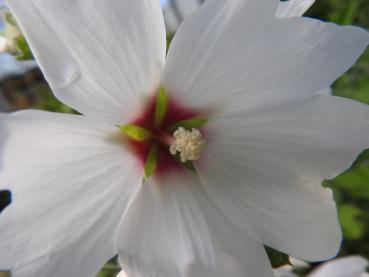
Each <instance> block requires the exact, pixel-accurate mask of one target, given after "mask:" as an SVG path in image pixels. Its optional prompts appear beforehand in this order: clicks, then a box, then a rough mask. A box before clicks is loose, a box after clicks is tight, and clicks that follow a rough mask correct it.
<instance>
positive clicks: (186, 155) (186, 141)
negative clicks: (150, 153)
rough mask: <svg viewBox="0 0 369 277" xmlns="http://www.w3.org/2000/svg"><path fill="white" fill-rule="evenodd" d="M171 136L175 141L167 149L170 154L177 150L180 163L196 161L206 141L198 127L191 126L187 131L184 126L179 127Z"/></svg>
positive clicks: (175, 152)
mask: <svg viewBox="0 0 369 277" xmlns="http://www.w3.org/2000/svg"><path fill="white" fill-rule="evenodd" d="M173 136H174V138H175V141H174V144H172V145H171V146H170V149H169V150H170V153H171V154H172V155H176V154H177V152H179V153H180V157H181V162H182V163H185V162H187V161H197V160H198V159H199V158H200V156H201V153H202V150H203V149H204V146H205V143H206V141H205V140H204V139H203V138H202V135H201V132H200V131H199V130H198V129H195V128H192V130H191V131H187V130H186V129H185V128H183V127H179V128H178V130H177V131H175V132H174V134H173Z"/></svg>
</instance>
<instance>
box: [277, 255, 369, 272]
mask: <svg viewBox="0 0 369 277" xmlns="http://www.w3.org/2000/svg"><path fill="white" fill-rule="evenodd" d="M367 266H368V261H367V260H366V259H364V258H363V257H360V256H349V257H343V258H338V259H335V260H332V261H329V262H326V263H324V264H322V265H321V266H319V267H317V268H316V269H315V270H314V271H313V272H311V273H310V274H309V275H308V277H368V276H369V274H368V273H366V267H367ZM274 273H275V275H276V276H277V277H297V276H296V275H295V274H294V273H293V268H292V267H291V266H289V265H285V266H283V267H280V268H278V269H276V270H274Z"/></svg>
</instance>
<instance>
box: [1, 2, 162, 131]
mask: <svg viewBox="0 0 369 277" xmlns="http://www.w3.org/2000/svg"><path fill="white" fill-rule="evenodd" d="M7 3H8V5H9V6H10V7H11V9H12V12H13V13H14V14H15V16H16V18H17V20H18V22H19V23H20V25H21V27H22V30H23V32H24V33H25V35H26V37H27V40H28V42H29V43H30V46H31V48H32V51H33V53H34V55H35V57H36V60H37V61H38V63H39V65H40V67H41V68H42V70H43V72H44V74H45V76H46V79H47V80H48V82H49V84H50V85H51V87H52V88H53V91H54V92H55V95H56V96H57V97H58V98H59V99H60V100H61V101H63V102H64V103H65V104H67V105H69V106H70V107H72V108H74V109H76V110H78V111H79V112H81V113H83V114H87V115H89V116H93V117H99V119H104V120H106V121H109V122H111V123H114V124H119V123H122V122H125V120H127V116H134V115H132V113H133V112H135V108H137V107H139V105H141V100H142V98H143V97H147V95H149V94H150V93H153V92H154V90H155V89H156V87H157V86H158V85H159V82H160V77H161V70H162V68H163V66H164V59H165V50H166V37H165V27H164V20H163V16H162V13H161V7H160V1H159V0H141V1H137V0H125V1H120V0H107V1H100V0H93V1H91V0H78V1H74V0H64V1H59V0H29V1H22V0H7Z"/></svg>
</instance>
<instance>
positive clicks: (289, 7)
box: [276, 0, 315, 17]
mask: <svg viewBox="0 0 369 277" xmlns="http://www.w3.org/2000/svg"><path fill="white" fill-rule="evenodd" d="M314 2H315V0H288V1H281V2H280V3H279V6H278V9H277V12H276V15H277V16H278V17H292V16H301V15H303V14H304V13H305V12H306V11H307V10H308V9H309V8H310V6H311V5H312V4H314Z"/></svg>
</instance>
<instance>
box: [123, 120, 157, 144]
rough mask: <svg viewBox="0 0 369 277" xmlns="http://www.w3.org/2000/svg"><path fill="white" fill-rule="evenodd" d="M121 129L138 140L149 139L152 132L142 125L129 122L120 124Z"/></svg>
mask: <svg viewBox="0 0 369 277" xmlns="http://www.w3.org/2000/svg"><path fill="white" fill-rule="evenodd" d="M119 128H120V130H121V131H122V132H123V133H124V134H125V135H126V136H128V137H130V138H131V139H133V140H137V141H144V140H149V139H151V137H152V134H151V133H150V132H149V131H147V130H146V129H144V128H142V127H141V126H138V125H134V124H127V125H122V126H119Z"/></svg>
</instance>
